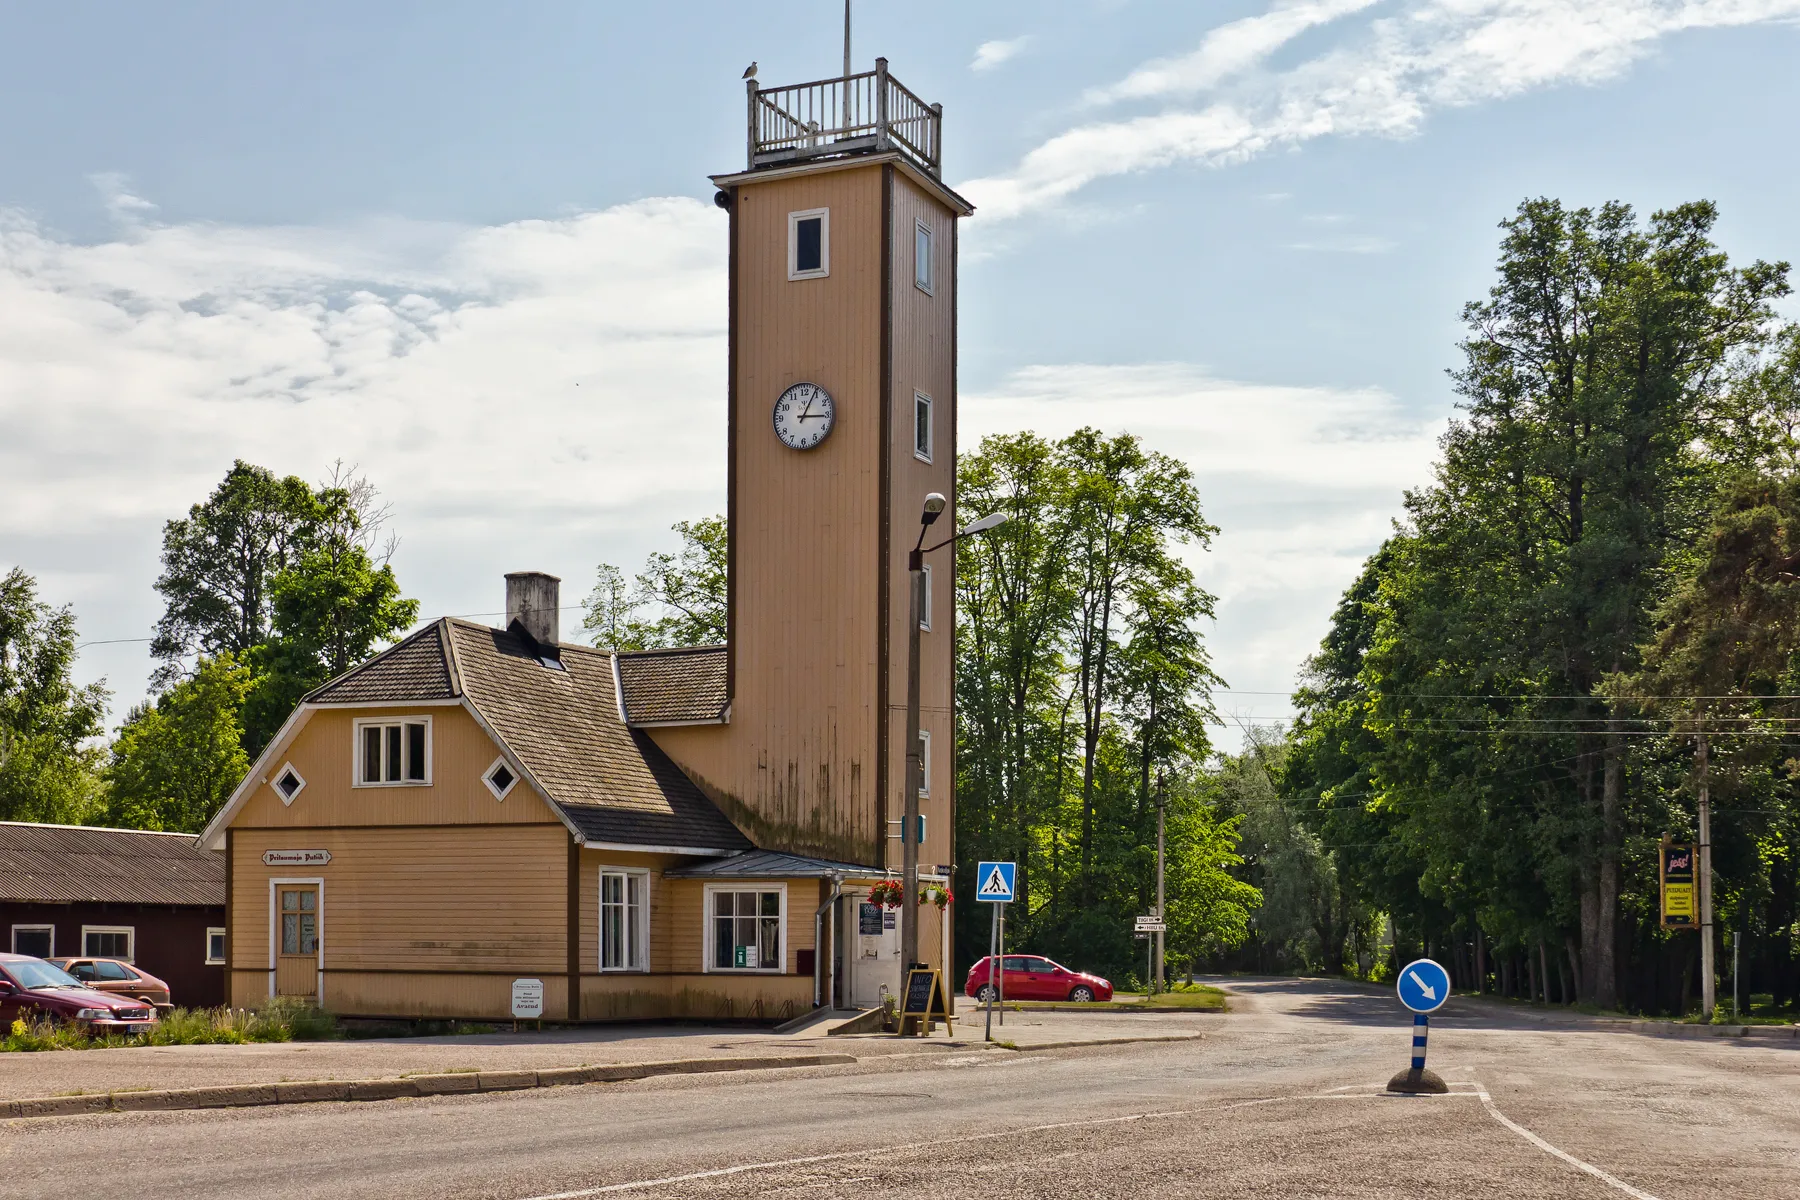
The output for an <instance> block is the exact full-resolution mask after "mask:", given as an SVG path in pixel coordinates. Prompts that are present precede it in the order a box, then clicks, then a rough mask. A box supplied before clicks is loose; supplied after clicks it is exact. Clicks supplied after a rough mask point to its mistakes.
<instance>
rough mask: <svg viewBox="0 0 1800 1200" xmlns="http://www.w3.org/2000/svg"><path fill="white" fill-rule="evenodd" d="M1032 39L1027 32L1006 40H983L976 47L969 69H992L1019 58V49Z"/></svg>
mask: <svg viewBox="0 0 1800 1200" xmlns="http://www.w3.org/2000/svg"><path fill="white" fill-rule="evenodd" d="M1030 41H1031V35H1030V34H1026V35H1024V36H1023V37H1016V38H1008V39H1006V40H1004V41H993V42H983V43H981V45H979V46H977V47H975V58H974V61H972V62H970V63H969V70H971V71H991V70H993V69H994V68H995V67H997V66H999V65H1000V64H1001V63H1003V62H1009V61H1011V60H1012V59H1014V58H1017V57H1018V54H1019V51H1021V50H1023V49H1024V48H1025V47H1026V45H1027V44H1028V43H1029V42H1030Z"/></svg>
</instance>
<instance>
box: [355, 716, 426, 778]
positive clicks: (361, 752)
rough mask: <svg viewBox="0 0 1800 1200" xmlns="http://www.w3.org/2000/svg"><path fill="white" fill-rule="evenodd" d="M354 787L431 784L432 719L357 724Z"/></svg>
mask: <svg viewBox="0 0 1800 1200" xmlns="http://www.w3.org/2000/svg"><path fill="white" fill-rule="evenodd" d="M355 737H356V755H355V757H356V775H355V777H354V778H353V779H352V780H351V783H352V785H353V786H355V787H420V786H423V785H425V784H429V783H430V782H431V718H430V717H364V718H360V719H358V720H357V721H356V722H355Z"/></svg>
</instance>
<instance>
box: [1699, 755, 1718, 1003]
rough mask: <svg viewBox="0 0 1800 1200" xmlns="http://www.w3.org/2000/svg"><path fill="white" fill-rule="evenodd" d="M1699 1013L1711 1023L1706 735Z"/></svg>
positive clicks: (1713, 999)
mask: <svg viewBox="0 0 1800 1200" xmlns="http://www.w3.org/2000/svg"><path fill="white" fill-rule="evenodd" d="M1699 758H1700V1011H1701V1013H1702V1014H1704V1015H1705V1017H1706V1019H1707V1020H1709V1021H1710V1020H1712V1015H1713V1005H1714V1004H1715V1002H1716V999H1717V998H1716V996H1715V994H1714V992H1715V989H1714V987H1713V901H1712V793H1711V791H1710V790H1709V788H1708V784H1707V779H1706V735H1705V734H1701V735H1700V753H1699Z"/></svg>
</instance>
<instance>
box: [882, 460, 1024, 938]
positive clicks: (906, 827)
mask: <svg viewBox="0 0 1800 1200" xmlns="http://www.w3.org/2000/svg"><path fill="white" fill-rule="evenodd" d="M947 503H948V501H946V500H945V499H944V497H943V494H942V493H941V492H932V493H931V494H930V495H928V496H926V497H925V506H924V508H923V509H922V510H920V512H919V540H918V541H916V542H914V543H913V548H912V550H911V552H910V553H908V555H907V557H906V571H907V574H908V576H910V580H909V582H910V583H911V585H912V603H911V605H910V606H909V607H910V611H911V619H910V620H909V621H908V622H907V625H906V806H905V810H904V811H905V813H906V815H905V817H904V818H902V819H901V822H900V855H901V887H902V889H903V895H904V897H905V899H904V902H903V903H902V904H901V905H900V959H901V961H902V962H904V963H905V964H906V968H905V969H906V970H908V971H910V970H912V969H913V967H914V965H916V964H917V963H918V961H919V792H920V791H921V790H923V789H924V786H925V762H924V759H923V757H922V756H921V755H920V753H919V622H920V621H921V620H922V619H924V616H925V556H926V555H927V554H930V553H931V552H932V551H933V550H942V549H943V548H944V547H945V546H948V545H950V544H951V543H952V542H955V541H957V540H959V539H961V538H966V537H968V536H969V535H971V534H976V533H986V532H987V531H988V530H990V529H997V528H999V527H1000V526H1001V525H1004V524H1006V519H1007V518H1006V514H1005V513H990V514H989V515H988V516H985V517H982V518H981V519H980V520H977V521H974V522H971V523H970V524H969V525H967V526H965V527H964V528H962V529H961V530H959V531H957V532H956V533H953V534H951V535H950V536H949V537H947V538H945V539H944V540H943V541H941V542H939V543H937V544H936V545H935V546H927V545H925V531H926V530H927V529H930V528H931V525H932V523H933V522H934V521H936V520H937V519H938V518H939V517H940V516H942V515H943V512H944V507H945V505H946V504H947Z"/></svg>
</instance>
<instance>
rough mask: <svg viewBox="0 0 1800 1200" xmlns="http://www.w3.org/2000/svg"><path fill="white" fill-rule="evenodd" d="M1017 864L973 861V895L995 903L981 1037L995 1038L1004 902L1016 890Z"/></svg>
mask: <svg viewBox="0 0 1800 1200" xmlns="http://www.w3.org/2000/svg"><path fill="white" fill-rule="evenodd" d="M1018 878H1019V864H1018V863H1009V862H984V863H977V864H976V865H975V898H976V899H977V900H980V901H981V902H983V903H984V904H992V905H993V906H994V924H993V929H992V930H991V931H990V932H989V934H988V997H987V1028H986V1032H985V1034H984V1037H985V1039H986V1040H987V1041H990V1042H991V1041H993V1040H994V1009H996V1008H999V1007H1000V1005H1001V1004H1002V1003H1003V1002H1004V1001H1005V999H1006V970H1005V964H1004V958H1005V954H1006V906H1007V905H1008V904H1011V903H1012V901H1013V896H1014V894H1015V893H1016V892H1017V886H1016V885H1017V883H1018ZM1000 1024H1002V1025H1005V1024H1006V1010H1005V1009H1004V1008H1000Z"/></svg>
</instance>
